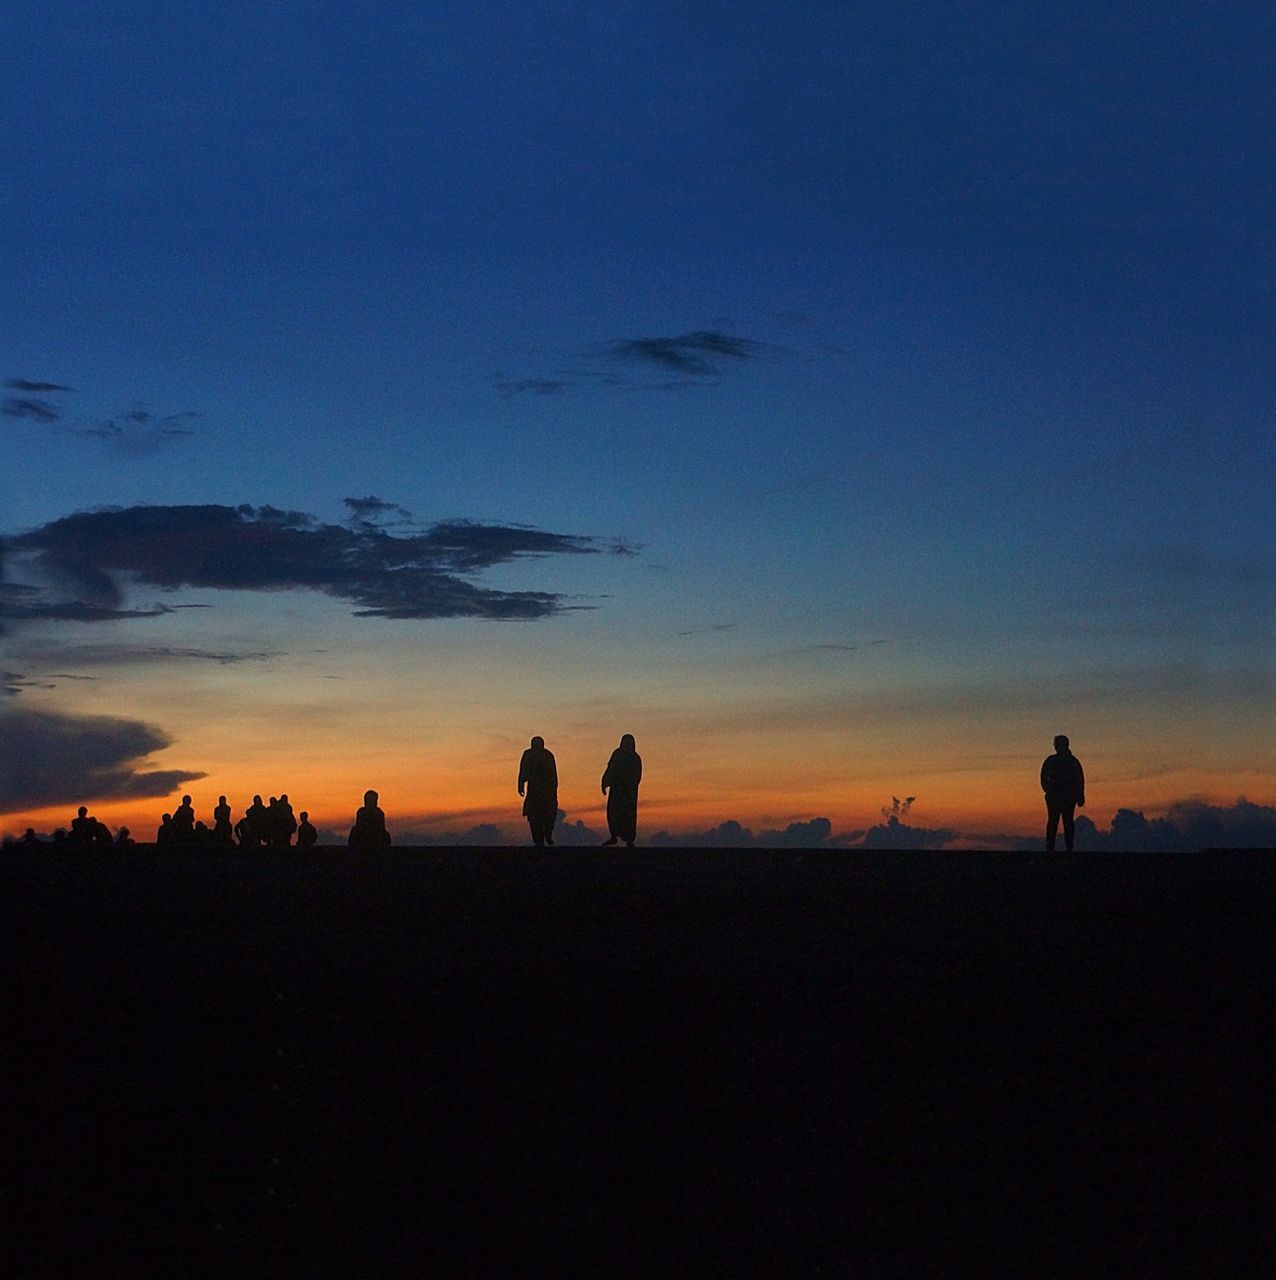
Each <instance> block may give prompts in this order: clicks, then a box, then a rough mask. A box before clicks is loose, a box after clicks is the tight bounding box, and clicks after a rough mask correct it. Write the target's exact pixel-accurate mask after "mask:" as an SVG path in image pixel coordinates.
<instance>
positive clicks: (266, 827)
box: [155, 794, 319, 849]
mask: <svg viewBox="0 0 1276 1280" xmlns="http://www.w3.org/2000/svg"><path fill="white" fill-rule="evenodd" d="M294 834H295V835H296V837H297V848H298V849H307V848H309V847H310V846H311V845H313V844H314V843H315V841H316V840H318V838H319V833H318V831H316V830H315V828H314V826H313V825H312V823H311V821H310V815H309V814H308V813H307V812H306V811H305V810H304V809H303V810H302V813H301V821H300V822H298V821H297V816H296V815H295V814H294V813H293V809H292V805H291V804H289V802H288V797H287V795H286V794H285V795H281V796H271V797H270V803H269V804H263V803H262V800H261V796H253V802H252V804H250V805H249V806H248V808H247V809H246V810H245V812H244V816H243V817H242V818H240V820H239V821H238V822H236V823H235V824H234V825H233V826H232V825H231V813H230V805H229V804H227V803H226V797H225V796H218V797H217V805H216V807H215V808H214V809H213V825H212V826H211V827H209V826H208V824H207V823H204V822H200V821H198V820H197V819H196V817H195V808H194V806H193V805H192V804H191V798H190V796H183V797H182V803H181V804H180V805H178V807H177V808H176V809H175V810H174V811H173V812H172V813H166V814H165V815H164V817H163V820H162V821H161V823H160V827H159V830H158V831H157V832H156V833H155V843H156V844H163V845H174V844H181V845H223V846H225V845H234V844H238V845H240V846H241V847H243V848H250V849H260V848H262V847H263V846H265V847H268V848H272V849H287V848H290V847H291V846H292V838H293V835H294Z"/></svg>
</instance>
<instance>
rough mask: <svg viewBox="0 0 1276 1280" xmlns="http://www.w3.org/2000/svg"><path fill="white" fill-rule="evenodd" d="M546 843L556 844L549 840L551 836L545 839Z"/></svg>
mask: <svg viewBox="0 0 1276 1280" xmlns="http://www.w3.org/2000/svg"><path fill="white" fill-rule="evenodd" d="M545 843H546V844H553V843H554V842H553V840H551V839H550V838H549V836H546V837H545Z"/></svg>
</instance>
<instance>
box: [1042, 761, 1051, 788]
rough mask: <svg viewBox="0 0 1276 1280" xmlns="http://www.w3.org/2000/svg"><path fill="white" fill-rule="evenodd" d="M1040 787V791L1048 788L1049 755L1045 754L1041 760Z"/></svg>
mask: <svg viewBox="0 0 1276 1280" xmlns="http://www.w3.org/2000/svg"><path fill="white" fill-rule="evenodd" d="M1041 789H1042V791H1049V790H1050V757H1049V756H1047V757H1046V758H1045V759H1044V760H1043V761H1042V762H1041Z"/></svg>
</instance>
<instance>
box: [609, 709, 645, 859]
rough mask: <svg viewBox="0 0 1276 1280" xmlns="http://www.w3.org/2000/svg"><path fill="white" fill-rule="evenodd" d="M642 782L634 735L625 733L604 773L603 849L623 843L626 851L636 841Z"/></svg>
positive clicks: (640, 761) (640, 759) (639, 757)
mask: <svg viewBox="0 0 1276 1280" xmlns="http://www.w3.org/2000/svg"><path fill="white" fill-rule="evenodd" d="M641 781H642V756H640V755H639V754H638V752H637V751H636V750H635V743H634V735H633V734H632V733H627V734H625V736H624V737H623V738H621V740H620V746H618V747H617V748H616V749H615V751H613V752H612V753H611V759H610V760H608V761H607V768H606V769H605V770H604V771H603V783H602V786H603V794H604V795H605V796H606V797H607V830H608V832H609V833H610V834H609V835H608V838H607V839H606V840H604V841H603V844H604V845H609V844H616V843H617V842H618V841H620V840H623V841H624V842H625V844H626V845H628V846H629V848H631V849H632V848H633V847H634V841H635V840H636V839H637V838H638V784H639V783H640V782H641Z"/></svg>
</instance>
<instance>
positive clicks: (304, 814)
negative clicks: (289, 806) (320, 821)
mask: <svg viewBox="0 0 1276 1280" xmlns="http://www.w3.org/2000/svg"><path fill="white" fill-rule="evenodd" d="M301 820H302V822H309V821H310V815H309V814H308V813H307V812H306V811H305V810H304V809H303V810H302V811H301Z"/></svg>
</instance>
